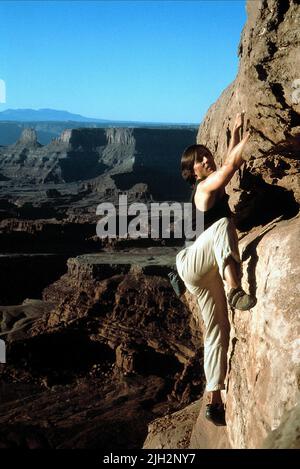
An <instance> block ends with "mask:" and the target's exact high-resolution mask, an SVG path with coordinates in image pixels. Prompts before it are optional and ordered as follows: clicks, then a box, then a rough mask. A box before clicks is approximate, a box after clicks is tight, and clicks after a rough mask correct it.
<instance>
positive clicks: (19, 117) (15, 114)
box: [0, 109, 112, 123]
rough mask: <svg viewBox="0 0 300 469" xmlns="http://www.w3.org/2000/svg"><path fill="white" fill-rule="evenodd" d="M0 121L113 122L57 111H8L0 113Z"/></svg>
mask: <svg viewBox="0 0 300 469" xmlns="http://www.w3.org/2000/svg"><path fill="white" fill-rule="evenodd" d="M0 121H18V122H31V121H34V122H40V121H47V122H49V121H55V122H68V121H72V122H100V123H106V122H112V121H109V120H107V119H93V118H90V117H84V116H81V115H80V114H72V113H71V112H68V111H58V110H56V109H37V110H35V109H6V110H5V111H2V112H0Z"/></svg>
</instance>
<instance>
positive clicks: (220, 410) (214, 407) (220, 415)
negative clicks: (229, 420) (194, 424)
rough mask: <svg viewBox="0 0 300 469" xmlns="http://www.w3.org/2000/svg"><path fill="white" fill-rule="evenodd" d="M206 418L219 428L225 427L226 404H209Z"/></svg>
mask: <svg viewBox="0 0 300 469" xmlns="http://www.w3.org/2000/svg"><path fill="white" fill-rule="evenodd" d="M205 417H206V418H207V420H209V421H210V422H212V423H214V424H215V425H217V426H225V425H226V420H225V409H224V404H207V406H206V411H205Z"/></svg>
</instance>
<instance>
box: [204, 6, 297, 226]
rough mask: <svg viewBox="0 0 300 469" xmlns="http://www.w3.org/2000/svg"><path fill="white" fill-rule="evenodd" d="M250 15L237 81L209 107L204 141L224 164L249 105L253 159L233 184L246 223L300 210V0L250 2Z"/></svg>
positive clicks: (240, 218) (234, 197) (234, 202)
mask: <svg viewBox="0 0 300 469" xmlns="http://www.w3.org/2000/svg"><path fill="white" fill-rule="evenodd" d="M247 13H248V19H247V23H246V25H245V27H244V29H243V33H242V37H241V41H240V45H239V49H238V53H239V57H240V64H239V71H238V74H237V77H236V79H235V80H234V82H233V83H231V85H230V86H229V87H228V88H227V89H226V90H225V91H224V92H223V93H222V95H221V97H220V98H219V99H218V100H217V101H216V102H215V103H214V104H213V105H212V106H211V107H210V109H209V111H208V112H207V114H206V116H205V119H204V121H203V122H202V124H201V125H200V128H199V132H198V136H197V141H198V142H199V143H202V144H205V145H207V146H208V147H209V148H210V150H211V151H212V152H213V154H215V156H216V161H217V163H218V164H221V163H222V161H224V158H225V156H226V151H227V148H228V144H229V140H230V129H231V128H232V123H233V119H234V118H235V115H236V113H237V112H240V111H241V110H243V109H244V110H245V111H246V119H249V120H250V124H251V126H252V127H253V129H254V134H253V136H252V137H251V139H250V141H249V143H248V144H247V148H246V149H245V153H246V154H247V156H248V157H249V160H248V163H247V164H246V166H244V167H243V169H242V170H241V171H239V173H238V174H237V175H236V176H235V177H234V179H233V180H232V182H231V183H230V186H229V193H230V195H231V204H232V207H233V208H234V209H235V210H236V211H237V212H238V217H237V220H238V221H239V223H240V225H241V228H242V229H245V230H247V229H249V228H251V227H252V226H254V225H256V226H257V225H259V224H265V223H267V222H268V221H270V220H271V219H272V218H275V217H276V216H279V215H281V214H282V213H287V212H290V216H291V215H293V214H295V213H296V210H297V205H295V200H296V201H297V202H298V203H299V201H300V185H299V181H300V177H299V168H300V163H299V153H300V102H299V94H300V93H299V92H300V86H299V85H300V82H299V78H300V61H299V48H300V30H299V21H300V7H299V2H297V1H293V0H291V1H287V2H280V1H277V0H257V1H255V2H254V1H252V0H250V1H248V2H247Z"/></svg>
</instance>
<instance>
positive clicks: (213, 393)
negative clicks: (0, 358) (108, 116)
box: [176, 113, 256, 425]
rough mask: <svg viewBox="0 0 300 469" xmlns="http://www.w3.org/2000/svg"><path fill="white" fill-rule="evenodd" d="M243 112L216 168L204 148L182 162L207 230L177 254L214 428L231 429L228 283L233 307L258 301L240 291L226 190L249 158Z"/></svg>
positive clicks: (246, 306)
mask: <svg viewBox="0 0 300 469" xmlns="http://www.w3.org/2000/svg"><path fill="white" fill-rule="evenodd" d="M243 120H244V113H241V114H238V115H237V116H236V119H235V123H234V127H233V131H232V137H231V141H230V144H229V148H228V153H227V157H226V159H225V162H224V164H223V165H222V166H221V168H219V169H217V167H216V164H215V161H214V157H213V155H212V154H211V152H210V151H209V149H208V148H206V147H205V146H203V145H192V146H190V147H188V148H187V149H186V150H185V151H184V153H183V155H182V158H181V172H182V177H183V178H184V179H185V181H187V182H189V183H190V184H191V186H192V188H193V191H192V195H191V202H192V204H193V220H192V223H193V228H194V227H195V226H196V216H197V215H198V216H199V215H200V216H204V230H203V232H201V233H196V236H195V239H193V240H191V241H190V242H187V243H186V247H185V248H184V249H182V250H181V251H180V252H179V253H178V254H177V256H176V266H177V271H178V274H179V276H180V277H181V278H182V280H183V281H184V283H185V286H186V288H187V289H188V290H189V291H190V292H191V293H192V294H194V295H196V297H197V302H198V305H199V308H200V311H201V314H202V317H203V321H204V324H205V338H204V372H205V376H206V381H207V384H206V390H207V391H209V393H210V394H209V396H210V398H209V399H210V401H209V404H208V405H207V406H206V418H207V419H208V420H210V421H212V422H213V423H214V424H215V425H226V421H225V409H224V405H223V403H222V398H221V390H222V389H224V388H225V386H224V380H225V376H226V369H227V350H228V343H229V331H230V325H229V321H228V314H227V302H226V295H225V290H224V283H223V282H224V281H225V282H226V284H227V288H228V293H227V300H228V303H229V305H230V306H231V307H233V308H236V309H239V310H249V309H250V308H252V307H253V306H254V305H255V303H256V299H255V298H254V297H252V296H251V295H248V294H247V293H246V292H245V291H244V290H243V289H242V288H241V269H240V263H241V261H240V256H239V250H238V238H237V233H236V230H235V226H234V224H233V221H232V213H231V211H230V208H229V205H228V199H229V197H228V195H227V194H226V192H225V187H226V185H227V184H228V183H229V181H230V180H231V178H232V177H233V175H234V173H235V172H236V171H237V169H238V168H240V167H241V166H242V165H243V163H244V162H245V159H244V158H243V150H244V148H245V145H246V144H247V142H248V140H249V137H250V131H249V130H248V131H247V132H246V133H245V135H244V136H243V138H242V139H240V131H241V129H242V127H243ZM197 212H198V213H197Z"/></svg>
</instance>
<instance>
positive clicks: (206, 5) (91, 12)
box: [0, 0, 246, 123]
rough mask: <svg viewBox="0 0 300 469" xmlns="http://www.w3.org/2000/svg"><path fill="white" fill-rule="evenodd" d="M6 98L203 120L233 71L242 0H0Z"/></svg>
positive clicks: (0, 71) (103, 113) (18, 103)
mask: <svg viewBox="0 0 300 469" xmlns="http://www.w3.org/2000/svg"><path fill="white" fill-rule="evenodd" d="M0 18H1V26H0V79H3V80H4V81H5V83H6V93H7V95H6V103H5V104H0V111H3V110H4V109H7V108H33V109H38V108H53V109H63V110H68V111H70V112H74V113H79V114H83V115H85V116H88V117H98V118H105V119H115V120H136V121H148V122H194V123H199V122H200V121H201V119H202V118H203V117H204V115H205V113H206V111H207V109H208V108H209V106H210V105H211V104H212V103H213V102H214V101H216V99H217V98H218V97H219V95H220V93H221V92H222V91H223V89H224V88H226V86H227V85H228V84H229V83H230V82H231V81H232V80H233V79H234V78H235V76H236V73H237V69H238V58H237V47H238V43H239V40H240V34H241V31H242V28H243V26H244V23H245V21H246V7H245V0H224V1H223V0H216V1H214V0H207V1H204V0H203V1H201V0H198V1H197V0H195V1H187V0H185V1H180V0H177V1H172V0H164V1H158V0H155V1H146V0H136V1H127V0H122V1H110V0H106V1H96V0H95V1H80V0H77V1H67V2H65V1H44V0H43V1H38V0H36V1H11V0H9V1H3V0H2V1H0Z"/></svg>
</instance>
